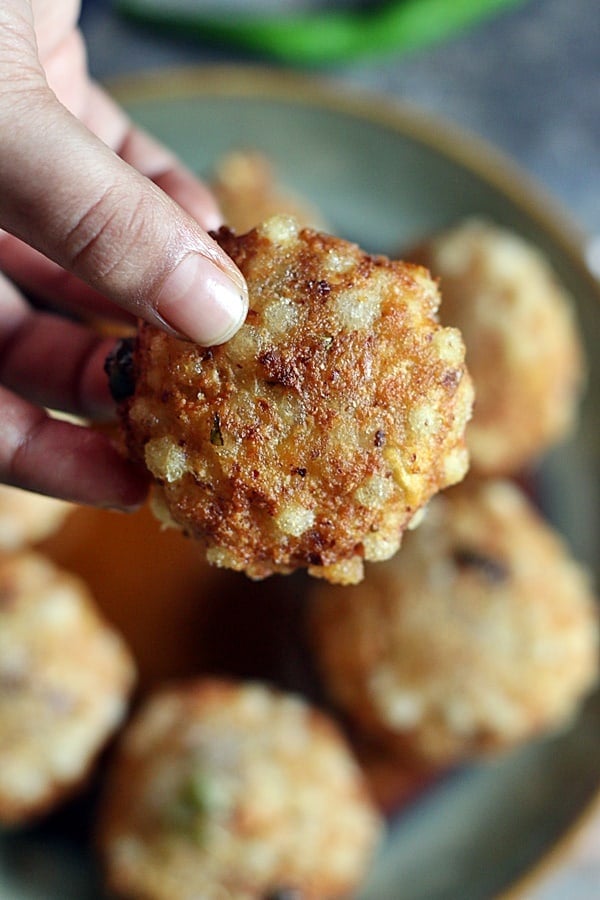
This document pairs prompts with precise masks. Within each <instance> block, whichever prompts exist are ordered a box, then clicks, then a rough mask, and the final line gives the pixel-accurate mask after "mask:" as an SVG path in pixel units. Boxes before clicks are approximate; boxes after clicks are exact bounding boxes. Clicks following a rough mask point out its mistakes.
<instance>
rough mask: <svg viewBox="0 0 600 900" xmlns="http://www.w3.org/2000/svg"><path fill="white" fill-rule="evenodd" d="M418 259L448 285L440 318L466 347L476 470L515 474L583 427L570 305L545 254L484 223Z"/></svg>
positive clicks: (450, 236) (446, 238)
mask: <svg viewBox="0 0 600 900" xmlns="http://www.w3.org/2000/svg"><path fill="white" fill-rule="evenodd" d="M415 258H416V259H417V260H418V261H419V262H420V263H422V264H423V265H425V266H427V267H428V268H429V269H430V271H431V273H432V274H433V275H434V276H436V277H439V278H440V287H441V291H442V297H443V298H444V299H443V303H442V306H441V310H440V317H441V320H442V322H443V323H444V324H446V325H454V326H456V327H457V328H459V329H460V331H461V332H462V335H463V337H464V340H465V344H466V347H467V362H468V365H469V371H470V372H471V375H472V377H473V383H474V385H475V391H476V399H475V407H474V411H473V419H472V420H471V422H470V423H469V426H468V428H467V445H468V447H469V451H470V454H471V467H472V468H473V469H474V470H478V471H479V472H481V473H483V474H507V473H511V472H515V471H517V470H518V469H520V468H522V467H524V466H525V465H527V464H528V463H530V462H532V461H534V460H535V459H536V458H537V457H538V456H540V455H541V454H542V453H543V452H544V451H545V450H546V449H547V448H548V447H550V446H551V445H552V444H554V443H556V442H557V441H558V440H560V439H561V438H563V437H565V436H566V435H567V434H568V432H569V431H570V430H571V428H572V426H573V424H574V421H575V417H576V412H577V407H578V400H579V395H580V389H581V386H582V381H583V379H582V369H583V358H582V349H581V346H580V341H579V337H578V334H577V329H576V324H575V320H574V310H573V304H572V300H571V298H570V297H569V296H568V294H567V293H566V291H565V290H564V288H563V287H562V286H561V285H560V284H559V282H558V280H557V278H556V276H555V274H554V273H553V271H552V270H551V268H550V266H549V264H548V263H547V261H546V260H545V258H544V257H543V256H542V254H541V253H540V252H539V251H538V250H537V249H535V248H534V247H533V246H531V245H530V244H528V243H527V242H525V241H524V240H523V239H522V238H520V237H519V236H517V235H515V234H513V233H512V232H509V231H506V230H504V229H502V228H499V227H497V226H495V225H493V224H491V223H488V222H485V221H480V220H477V219H468V220H466V221H465V222H462V223H460V224H458V225H457V226H455V227H453V228H450V229H449V230H448V231H446V232H443V233H441V234H440V235H438V236H437V237H434V238H433V239H432V240H431V241H429V242H427V243H426V244H424V245H423V246H422V247H421V248H420V249H419V250H418V251H417V252H416V253H415Z"/></svg>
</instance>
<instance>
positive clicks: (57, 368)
mask: <svg viewBox="0 0 600 900" xmlns="http://www.w3.org/2000/svg"><path fill="white" fill-rule="evenodd" d="M10 290H11V286H10V284H9V283H8V282H6V281H4V282H3V281H2V280H0V312H1V318H0V383H2V384H3V385H4V386H5V387H7V388H9V389H10V390H12V391H15V392H16V393H18V394H20V395H21V396H23V397H26V398H27V399H28V400H30V401H32V402H33V403H36V404H38V405H40V406H45V407H49V408H51V409H57V410H62V411H64V412H70V413H73V414H75V415H78V416H84V417H85V418H95V419H110V418H112V417H113V416H114V401H113V400H112V398H111V396H110V391H109V389H108V379H107V377H106V374H105V372H104V361H105V359H106V357H107V355H108V353H109V352H110V350H111V349H112V348H113V346H114V339H112V338H102V337H100V336H99V335H97V334H94V332H92V331H90V330H89V329H87V328H84V327H83V326H81V325H77V324H76V323H74V322H69V321H67V320H65V319H62V318H60V317H58V316H54V315H49V314H46V313H35V312H33V311H32V310H31V308H30V307H29V306H28V304H27V303H25V301H24V300H23V299H22V298H19V297H18V296H15V295H14V294H13V295H12V296H9V292H10Z"/></svg>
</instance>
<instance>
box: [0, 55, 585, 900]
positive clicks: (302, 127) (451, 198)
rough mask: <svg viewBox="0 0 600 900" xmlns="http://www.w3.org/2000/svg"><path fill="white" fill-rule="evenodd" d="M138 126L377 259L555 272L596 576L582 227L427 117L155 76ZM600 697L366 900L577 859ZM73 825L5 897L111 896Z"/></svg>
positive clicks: (518, 176)
mask: <svg viewBox="0 0 600 900" xmlns="http://www.w3.org/2000/svg"><path fill="white" fill-rule="evenodd" d="M112 89H113V93H115V95H116V96H117V97H118V98H119V99H120V100H121V102H123V103H124V104H125V106H126V107H127V108H128V110H129V111H130V113H131V115H132V116H133V118H134V119H135V120H136V121H137V122H139V123H140V124H141V125H143V126H144V127H145V128H147V129H148V130H149V131H151V132H153V133H154V134H155V135H157V136H158V137H159V138H161V139H162V140H163V141H164V142H165V143H166V144H168V145H170V146H171V147H172V148H173V149H174V150H176V151H177V153H179V154H180V155H181V156H182V157H183V159H184V160H185V161H186V162H187V163H188V165H189V166H191V167H192V168H193V169H195V170H196V171H198V172H201V173H202V172H207V171H208V170H209V169H210V167H211V164H212V163H213V161H214V160H215V159H216V158H217V157H219V156H220V155H221V154H223V153H224V152H225V151H227V150H229V149H232V148H236V149H237V148H240V147H248V148H252V149H257V150H263V151H265V152H266V153H267V154H268V156H269V157H270V158H271V159H272V160H273V162H274V164H275V166H276V168H277V170H278V172H279V174H280V176H281V179H282V180H283V181H284V182H285V183H287V184H288V185H289V186H290V187H293V188H295V189H296V190H297V191H298V192H299V193H300V194H302V195H304V196H306V197H307V198H308V199H309V200H312V201H313V202H314V204H315V205H316V206H317V207H318V208H319V209H320V210H322V212H323V214H324V215H325V217H326V219H327V221H328V222H329V223H330V225H331V229H332V230H333V231H335V232H336V233H338V234H339V235H341V236H343V237H347V238H350V239H352V240H356V241H357V242H359V243H360V244H361V246H363V247H365V248H366V249H369V250H371V251H375V252H382V253H388V254H397V253H398V251H399V248H401V247H402V246H404V245H407V244H409V243H410V242H412V241H414V240H415V239H417V238H419V237H420V236H422V235H424V234H427V233H428V232H430V231H432V230H435V229H437V228H440V227H442V226H445V225H447V224H449V223H451V222H453V221H455V220H456V219H458V218H460V217H462V216H465V215H468V214H478V215H485V216H488V217H491V218H492V219H494V220H495V221H496V222H498V223H500V224H503V225H505V226H507V227H508V228H511V229H514V230H515V231H517V232H519V233H521V234H522V235H524V236H525V237H527V238H528V239H530V240H531V241H533V242H535V243H536V244H537V245H538V246H540V247H541V249H542V250H543V251H544V252H545V253H546V254H547V255H548V256H549V258H550V260H551V262H552V264H553V265H554V267H555V269H556V270H557V272H558V274H559V276H560V277H561V279H562V280H563V282H564V283H565V284H566V286H567V287H568V289H569V290H570V291H571V292H572V294H573V296H574V297H575V298H576V302H577V305H578V311H579V315H580V319H581V323H582V330H583V334H584V335H585V338H586V341H587V344H588V357H589V362H590V367H591V371H590V377H589V390H588V394H587V398H586V402H585V404H584V409H583V417H582V422H581V427H580V429H579V432H578V434H577V436H576V438H575V439H574V440H573V441H571V443H569V444H568V445H565V446H562V447H561V448H559V449H558V450H557V451H555V452H553V453H552V454H551V455H550V456H549V457H548V459H547V460H546V461H545V463H544V465H543V467H542V469H541V472H540V484H541V486H542V500H543V504H544V508H545V511H546V513H547V515H548V517H549V518H550V520H551V521H553V523H554V524H555V525H557V527H558V528H559V529H560V530H561V531H562V532H563V533H564V534H565V536H566V537H567V539H568V540H569V542H570V544H571V546H572V548H573V549H574V552H575V554H576V556H578V557H579V558H581V559H583V560H585V561H587V562H588V564H590V565H591V566H592V567H593V566H595V565H596V563H597V560H596V558H595V555H596V548H597V545H598V535H599V531H600V528H599V520H598V510H599V508H600V504H599V503H598V497H597V490H598V484H599V483H600V479H599V478H598V459H599V458H600V456H599V454H598V449H599V448H598V442H599V436H598V431H597V409H598V399H599V397H600V360H599V359H598V354H597V348H598V346H599V345H600V315H599V312H600V307H599V305H598V304H599V294H598V286H597V284H596V283H595V282H594V280H593V279H592V277H591V275H590V274H589V273H588V271H587V270H586V267H585V264H584V262H583V254H582V248H583V237H582V235H581V234H580V233H579V232H578V230H577V228H576V227H575V226H574V225H573V224H571V223H569V222H568V216H566V215H565V213H564V211H562V210H560V209H559V208H558V207H557V206H556V205H555V204H554V203H553V202H552V201H549V200H548V198H546V197H545V196H543V194H541V192H540V191H539V189H537V188H536V187H534V186H532V185H531V184H530V182H529V181H528V180H527V178H526V177H525V176H524V175H523V174H522V173H521V172H520V171H518V170H517V169H516V168H515V167H514V166H513V165H512V164H511V163H509V162H508V161H507V160H506V159H504V158H503V157H501V156H500V155H499V154H498V153H497V152H495V151H493V150H492V149H490V148H489V147H488V146H486V145H484V144H482V142H481V141H479V140H477V139H474V138H473V137H470V136H467V135H465V134H463V133H459V132H457V131H456V130H455V129H454V128H451V127H449V126H448V125H447V124H445V123H442V122H440V121H438V120H432V119H431V118H428V117H427V116H424V115H423V114H422V113H420V112H418V111H416V110H412V109H407V108H406V107H404V106H402V107H399V106H396V105H392V104H391V103H389V102H387V101H385V100H383V99H380V98H374V97H372V96H365V95H363V94H355V93H348V91H347V89H346V88H343V87H340V86H339V85H336V84H331V83H329V84H323V83H322V82H314V81H311V80H307V79H306V78H303V77H301V76H296V75H292V74H290V73H282V72H278V71H263V70H257V69H254V68H251V69H231V68H226V69H221V68H216V69H215V68H210V69H194V70H181V71H168V72H157V73H154V74H149V75H147V76H140V77H136V78H135V79H134V80H130V81H128V82H121V83H120V84H118V85H113V86H112ZM599 747H600V695H595V696H593V697H592V698H591V700H590V701H589V702H588V703H587V704H586V707H585V709H584V710H583V712H582V714H581V716H580V717H579V718H578V720H577V722H576V723H575V725H574V727H573V728H572V729H571V730H570V731H569V732H568V733H565V734H563V735H561V736H560V737H558V738H554V739H552V740H544V741H538V742H535V743H532V744H530V745H528V746H527V747H525V748H524V749H521V750H518V751H516V752H513V753H511V754H509V755H507V756H505V757H503V758H501V759H498V760H496V761H492V762H489V763H486V764H482V765H474V766H470V767H467V768H465V769H461V770H460V771H458V772H456V773H454V774H452V775H451V776H449V777H447V778H445V779H443V780H442V781H441V782H439V783H438V784H436V785H435V786H433V787H430V788H429V789H428V790H427V791H426V792H425V793H423V794H421V795H420V796H419V797H418V798H417V800H415V801H414V802H412V803H411V804H410V805H409V806H408V807H407V808H405V809H404V810H403V811H402V813H401V814H400V815H399V816H398V817H397V818H396V820H395V821H394V823H393V827H392V829H391V832H390V836H389V839H388V841H387V843H386V845H385V846H384V848H383V849H382V852H381V854H380V856H379V858H378V860H377V864H376V866H375V868H374V871H373V873H372V876H371V878H370V880H369V883H368V884H367V885H366V886H365V889H364V891H363V892H362V893H361V900H458V898H460V900H483V898H490V897H497V896H498V895H501V894H503V893H505V892H506V891H508V890H510V889H514V888H515V886H518V884H519V882H521V883H523V881H522V880H523V879H524V878H525V876H526V875H530V874H531V872H532V870H534V869H535V868H536V867H539V865H540V863H541V862H542V860H547V859H548V857H550V856H552V855H553V854H554V851H556V849H557V848H558V847H559V846H560V845H562V844H564V841H565V839H566V837H567V836H568V835H571V834H572V833H573V830H574V827H575V826H576V825H577V824H578V823H580V822H581V821H582V819H583V818H584V813H585V812H586V811H587V810H589V809H590V807H591V805H592V804H593V802H594V801H595V799H596V797H597V794H598V791H599V788H600V753H599V751H598V748H599ZM74 830H75V831H76V828H75V829H74V828H73V825H72V822H71V824H70V825H69V826H68V827H62V828H59V829H58V833H56V834H55V833H53V831H52V829H48V828H42V829H38V830H36V831H34V832H32V833H29V834H25V835H20V836H13V837H10V838H5V839H4V840H3V841H0V896H1V897H2V898H6V900H9V898H10V900H33V898H35V900H38V898H39V900H42V898H43V900H54V898H56V900H58V898H61V900H64V898H69V900H88V898H90V900H91V898H98V897H100V896H102V893H101V890H100V889H99V888H98V886H97V884H98V883H97V882H96V881H95V879H94V875H93V863H92V862H91V861H90V860H89V859H88V858H85V857H83V855H82V854H83V851H81V850H80V849H78V846H77V842H76V840H75V839H73V837H72V833H73V831H74Z"/></svg>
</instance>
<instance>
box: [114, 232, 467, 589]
mask: <svg viewBox="0 0 600 900" xmlns="http://www.w3.org/2000/svg"><path fill="white" fill-rule="evenodd" d="M217 237H218V240H219V242H220V244H221V246H222V247H223V248H224V249H225V251H226V252H227V253H229V254H230V256H231V257H232V258H233V259H234V260H235V262H236V263H237V264H238V266H239V267H240V268H241V270H242V272H243V273H244V275H245V276H246V279H247V281H248V285H249V290H250V311H249V313H248V318H247V320H246V323H245V324H244V325H243V326H242V328H241V329H240V331H239V332H238V334H237V335H236V336H235V337H234V338H232V340H230V341H229V342H228V343H227V344H225V345H222V346H219V347H211V348H208V349H206V348H201V347H197V346H193V345H191V344H189V343H186V342H183V341H180V340H177V339H176V338H174V337H171V336H170V335H167V334H165V333H164V332H163V331H161V330H159V329H157V328H154V327H152V326H150V325H146V324H141V325H140V329H139V332H138V337H137V341H136V344H135V346H134V348H133V357H132V358H128V359H127V367H126V368H127V371H128V373H129V374H128V375H127V377H126V378H125V381H127V382H128V383H129V384H130V385H131V386H133V394H132V396H130V397H129V398H127V399H125V400H123V401H122V403H121V416H122V421H123V425H124V431H125V436H126V441H127V445H128V449H129V453H130V455H131V456H132V457H133V458H134V459H136V460H139V461H141V462H143V463H145V465H146V466H147V468H148V469H149V471H150V472H151V473H152V475H153V476H154V478H155V479H156V482H157V484H158V488H157V491H156V493H155V510H156V511H157V515H159V517H160V518H162V519H163V521H165V523H167V524H175V525H176V526H178V527H179V528H181V529H183V530H184V531H185V532H186V533H188V534H190V535H192V536H194V537H196V538H200V539H202V540H203V541H204V542H205V544H206V545H207V546H208V551H207V558H208V559H209V561H210V562H212V563H214V564H216V565H219V566H224V567H228V568H232V569H236V570H241V571H244V572H246V574H248V575H249V576H250V577H252V578H263V577H265V576H267V575H270V574H272V573H273V572H290V571H292V570H294V569H297V568H303V567H308V570H309V572H310V573H311V574H312V575H316V576H319V577H325V578H327V579H328V580H330V581H336V582H342V583H353V582H357V581H360V579H361V578H362V573H363V558H364V559H368V560H379V559H386V558H388V557H389V556H391V555H392V554H393V553H394V552H395V551H396V550H397V549H398V547H399V544H400V540H401V535H402V532H403V530H404V529H405V528H406V527H407V526H408V525H409V523H410V522H411V520H413V519H414V516H415V513H416V512H417V511H418V510H419V509H420V508H421V507H422V506H423V505H424V504H425V503H426V502H427V501H428V500H429V498H430V497H431V496H432V495H433V494H434V493H435V492H436V491H438V490H440V489H441V488H444V487H446V486H447V485H449V484H453V483H454V482H457V481H459V480H460V479H461V478H462V477H463V475H464V473H465V471H466V468H467V463H468V458H467V453H466V450H465V445H464V430H465V425H466V422H467V419H468V417H469V415H470V410H471V404H472V386H471V381H470V378H469V376H468V374H467V373H466V370H465V367H464V361H463V356H464V347H463V344H462V340H461V337H460V334H459V332H458V331H456V330H455V329H449V328H445V329H444V328H441V327H440V326H439V324H438V322H437V320H436V317H435V313H436V310H437V307H438V303H439V295H438V292H437V288H436V286H435V284H434V283H433V282H432V281H431V280H430V278H429V277H428V273H427V272H426V271H425V270H424V269H422V268H420V267H417V266H412V265H409V264H405V263H401V262H390V261H389V260H387V259H386V258H384V257H373V256H369V255H367V254H366V253H364V252H362V251H361V250H360V249H359V248H358V247H357V246H356V245H354V244H350V243H348V242H346V241H343V240H340V239H338V238H334V237H331V236H329V235H325V234H320V233H317V232H314V231H310V230H308V229H304V230H300V229H299V228H298V226H297V224H296V223H295V222H294V220H293V219H289V218H285V217H275V218H273V219H270V220H269V221H268V222H266V223H265V224H263V225H262V226H260V227H259V228H258V229H256V230H254V231H251V232H249V233H248V234H247V235H245V236H242V237H236V236H235V235H234V234H233V233H232V232H231V231H229V230H228V229H222V230H221V231H220V232H219V233H218V235H217ZM108 369H109V371H110V372H111V373H112V374H113V378H112V379H111V380H112V381H119V377H118V371H119V366H117V375H115V374H114V369H115V367H114V365H113V364H112V363H110V362H109V364H108Z"/></svg>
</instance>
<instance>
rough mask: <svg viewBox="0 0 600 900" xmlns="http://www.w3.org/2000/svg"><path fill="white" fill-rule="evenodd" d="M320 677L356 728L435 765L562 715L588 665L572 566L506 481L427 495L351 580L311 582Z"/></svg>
mask: <svg viewBox="0 0 600 900" xmlns="http://www.w3.org/2000/svg"><path fill="white" fill-rule="evenodd" d="M312 634H313V638H314V646H315V649H316V651H317V656H318V659H319V662H320V667H321V670H322V673H323V678H324V681H325V683H326V685H327V687H328V689H329V690H330V691H331V694H332V696H333V697H334V698H335V699H336V701H337V702H338V703H339V704H340V705H341V707H342V708H344V709H345V710H346V711H347V712H348V713H349V714H350V715H351V716H352V717H353V718H355V719H356V721H357V722H358V723H360V726H361V728H362V729H363V730H364V731H365V732H366V733H367V734H370V735H372V736H373V737H378V738H379V739H380V740H382V741H383V742H384V744H385V745H387V746H388V747H390V748H393V749H394V751H395V752H396V753H397V754H399V756H400V758H402V757H404V758H405V759H406V758H409V759H410V758H411V757H412V759H413V760H416V761H419V762H420V763H421V764H422V763H423V762H424V763H426V764H430V765H434V766H439V765H446V764H448V763H452V762H456V761H460V760H463V759H467V758H469V757H471V756H476V755H478V754H481V753H488V752H494V751H496V752H497V751H499V750H502V749H503V748H505V747H508V746H511V745H512V744H514V743H517V742H519V741H523V740H525V739H527V738H530V737H531V736H533V735H535V734H537V733H539V732H544V731H550V730H553V729H556V728H560V727H562V726H563V725H565V724H567V723H568V722H569V721H570V720H571V718H572V716H573V714H574V713H575V712H576V710H577V709H578V707H579V704H580V702H581V699H582V697H583V696H585V694H586V693H587V692H588V691H589V690H590V688H591V687H592V686H593V684H594V682H595V680H596V679H597V676H598V619H597V611H596V609H595V602H594V598H593V596H592V594H591V591H590V586H589V583H588V580H587V577H586V573H585V572H584V571H583V570H582V569H581V568H580V567H579V566H578V565H577V564H576V563H575V562H574V561H573V560H572V559H571V558H570V556H569V554H568V551H567V550H566V548H565V547H564V545H563V543H562V541H561V540H560V538H559V537H558V536H557V535H556V534H555V533H554V531H553V530H552V529H551V528H550V527H549V526H548V525H547V524H545V523H544V522H543V521H542V520H541V519H540V517H539V516H538V515H537V513H536V512H535V511H534V509H533V508H532V507H531V505H530V504H529V503H528V502H527V501H526V499H525V497H524V496H523V495H522V494H521V493H520V492H519V491H518V490H517V489H516V488H515V487H514V486H512V485H510V484H509V483H507V482H501V481H489V482H481V483H480V482H476V481H475V482H474V481H470V480H469V479H467V481H466V482H465V483H464V484H462V485H460V486H459V487H457V488H454V489H452V490H451V491H448V492H447V493H445V494H444V495H443V496H441V497H438V498H436V499H435V500H434V501H432V504H431V507H430V509H429V511H428V514H427V516H426V517H425V520H424V522H423V523H422V524H421V525H420V526H419V528H418V529H417V530H416V531H414V532H412V533H411V534H410V535H408V536H407V538H406V540H405V543H404V544H403V547H402V549H401V550H400V552H399V553H398V555H397V556H396V557H395V558H394V559H393V560H390V561H389V562H387V563H385V564H382V565H380V566H375V567H372V568H370V569H369V571H368V572H367V577H366V578H365V581H364V582H363V583H362V584H361V585H358V586H356V587H354V588H345V589H340V588H336V587H331V586H327V587H325V586H321V587H318V588H316V591H315V596H314V602H313V604H312Z"/></svg>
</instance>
